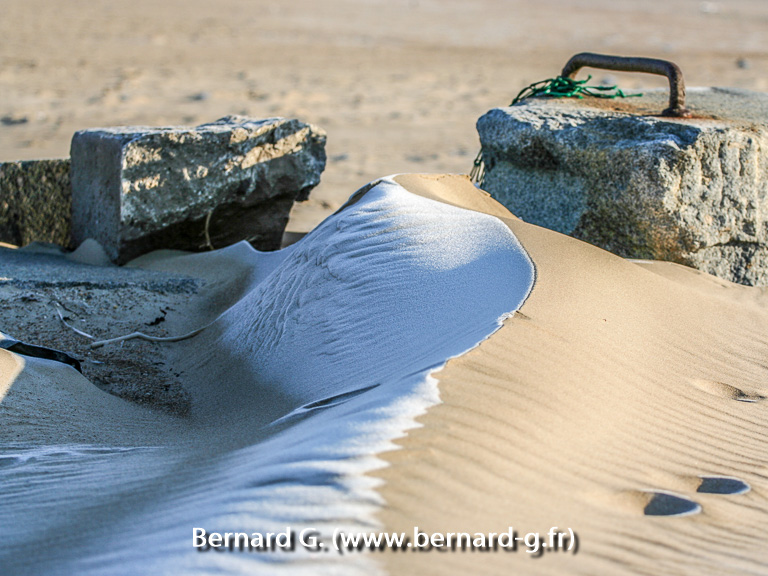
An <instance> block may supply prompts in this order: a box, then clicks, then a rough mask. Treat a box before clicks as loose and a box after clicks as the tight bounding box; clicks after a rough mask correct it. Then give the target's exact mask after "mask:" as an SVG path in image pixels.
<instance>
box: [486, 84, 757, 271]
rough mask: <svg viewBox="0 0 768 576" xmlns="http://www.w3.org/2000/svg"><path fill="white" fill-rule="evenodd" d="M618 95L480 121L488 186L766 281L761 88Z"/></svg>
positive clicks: (617, 249)
mask: <svg viewBox="0 0 768 576" xmlns="http://www.w3.org/2000/svg"><path fill="white" fill-rule="evenodd" d="M666 99H667V93H666V91H658V92H656V91H653V92H651V93H649V94H646V95H645V96H643V98H638V99H635V98H632V99H628V100H624V101H619V100H610V101H605V100H595V99H584V100H573V99H557V100H556V99H529V100H525V101H523V102H521V103H520V104H518V105H516V106H513V107H508V108H498V109H495V110H491V111H490V112H488V113H487V114H486V115H484V116H483V117H482V118H480V120H479V121H478V124H477V127H478V132H479V134H480V142H481V144H482V147H483V158H484V161H485V164H486V178H485V183H484V186H483V187H484V188H485V189H486V190H487V191H488V192H490V193H491V194H492V195H493V197H494V198H496V199H497V200H499V201H500V202H501V203H502V204H504V205H505V206H507V207H508V208H509V209H510V210H511V211H512V212H513V213H515V214H516V215H518V216H519V217H521V218H522V219H523V220H526V221H528V222H532V223H534V224H539V225H541V226H545V227H547V228H552V229H554V230H557V231H559V232H563V233H565V234H570V235H572V236H575V237H577V238H581V239H583V240H585V241H587V242H590V243H592V244H596V245H598V246H601V247H603V248H605V249H607V250H610V251H612V252H614V253H616V254H619V255H621V256H624V257H631V258H649V259H660V260H671V261H674V262H679V263H683V264H686V265H690V266H694V267H696V268H698V269H700V270H703V271H705V272H708V273H711V274H715V275H717V276H720V277H722V278H726V279H728V280H732V281H734V282H739V283H743V284H750V285H762V286H764V285H768V95H766V94H760V93H754V92H748V91H745V90H735V89H719V88H698V89H689V91H688V101H687V105H688V107H689V108H691V109H692V110H693V112H694V117H693V118H690V119H676V118H663V117H660V116H658V113H659V112H660V111H661V110H662V109H663V108H664V107H665V106H666Z"/></svg>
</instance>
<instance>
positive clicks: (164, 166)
mask: <svg viewBox="0 0 768 576" xmlns="http://www.w3.org/2000/svg"><path fill="white" fill-rule="evenodd" d="M71 155H72V190H73V197H72V240H73V244H74V245H78V244H80V242H82V241H83V240H85V239H86V238H89V237H90V238H94V239H96V240H97V241H98V242H99V243H100V244H101V245H102V246H104V249H105V250H106V252H107V254H108V255H109V257H110V258H112V259H113V260H114V261H116V262H118V263H123V262H126V261H127V260H130V259H131V258H134V257H136V256H139V255H140V254H143V253H146V252H149V251H151V250H154V249H158V248H175V249H181V250H201V249H205V248H207V247H208V246H209V245H212V246H214V247H216V248H221V247H223V246H227V245H229V244H232V243H234V242H238V241H240V240H248V241H250V242H251V243H252V244H253V245H254V246H255V247H256V248H257V249H259V250H274V249H277V248H279V247H280V239H281V237H282V234H283V230H284V228H285V225H286V223H287V222H288V214H289V212H290V210H291V206H292V205H293V202H294V201H295V200H299V201H301V200H306V199H307V197H308V195H309V192H310V190H311V189H312V188H314V187H315V186H316V185H317V184H318V183H319V182H320V174H321V172H322V171H323V169H324V168H325V159H326V158H325V133H324V132H323V131H322V130H319V129H318V128H315V127H313V126H311V125H309V124H304V123H302V122H299V121H298V120H286V119H282V118H271V119H267V120H254V119H251V118H246V117H241V116H228V117H226V118H222V119H221V120H218V121H217V122H213V123H211V124H203V125H201V126H198V127H196V128H182V127H173V128H146V127H117V128H102V129H92V130H83V131H80V132H77V133H76V134H75V135H74V137H73V138H72V149H71Z"/></svg>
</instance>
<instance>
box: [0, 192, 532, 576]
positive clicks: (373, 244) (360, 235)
mask: <svg viewBox="0 0 768 576" xmlns="http://www.w3.org/2000/svg"><path fill="white" fill-rule="evenodd" d="M134 265H144V266H146V267H153V268H156V269H157V268H166V269H169V268H173V269H175V270H177V271H181V270H190V269H193V268H197V269H203V270H204V272H203V273H204V274H208V275H209V276H210V278H211V279H212V282H211V283H210V286H211V287H210V290H209V293H208V294H207V297H206V301H205V302H201V303H199V304H197V305H198V306H199V307H201V308H203V309H207V311H203V312H202V313H199V314H197V313H195V312H197V311H196V310H195V309H194V308H195V305H192V306H191V308H190V313H193V314H194V316H195V317H196V318H198V319H201V318H205V317H206V314H215V313H216V311H215V307H216V305H218V306H221V307H222V308H227V309H226V311H225V312H224V313H223V314H221V316H220V317H219V318H218V320H216V321H215V323H214V324H213V325H212V326H211V327H210V328H209V329H208V330H206V331H205V332H204V333H203V334H202V335H201V336H198V337H196V338H194V339H192V340H189V341H185V342H182V343H179V344H177V345H173V347H174V350H175V351H174V355H175V357H176V362H177V368H179V369H180V370H183V371H184V372H185V384H186V386H187V390H188V392H189V393H190V396H191V410H190V414H189V416H188V417H186V418H178V417H172V416H165V415H162V414H159V413H157V412H151V411H150V410H147V409H143V408H140V407H137V406H134V405H131V404H128V403H127V402H124V401H122V400H119V399H117V398H114V397H111V396H108V395H107V394H104V393H103V392H101V391H100V390H98V389H96V388H95V387H94V386H92V385H91V384H90V383H89V382H87V381H86V380H85V379H84V378H83V377H82V376H80V375H79V374H77V373H76V372H74V371H73V370H71V369H69V368H66V367H63V366H61V365H57V364H55V363H52V362H47V361H42V360H36V359H30V358H25V359H24V363H25V365H24V368H23V370H22V371H21V373H20V374H19V375H18V376H16V377H14V374H13V372H12V371H9V372H8V374H9V375H8V376H7V377H6V386H8V383H9V382H12V384H11V385H10V389H9V390H8V392H7V395H6V397H5V399H4V401H3V403H2V404H0V418H1V419H2V422H3V427H2V428H0V441H1V442H2V444H3V454H4V459H3V461H2V465H0V481H1V482H2V486H3V491H2V493H0V537H1V538H2V539H3V541H4V542H5V543H6V546H4V547H3V552H2V553H0V562H2V564H3V567H4V573H7V574H24V573H26V572H28V571H31V572H34V573H45V574H71V573H78V574H104V573H110V574H135V573H153V574H178V573H194V574H206V573H219V572H221V571H224V572H226V573H248V574H250V573H254V571H256V572H263V573H269V574H271V573H275V572H276V571H279V570H280V569H284V570H286V571H288V572H290V573H307V574H314V573H317V571H318V569H320V568H319V567H318V565H317V563H318V562H319V563H326V564H327V570H331V571H333V573H350V574H355V573H361V572H365V573H371V572H372V571H373V572H375V571H376V570H377V569H378V568H377V565H376V564H375V563H373V560H372V559H371V558H370V557H369V556H368V555H356V556H351V557H344V558H342V557H339V556H336V555H324V556H317V555H309V553H307V552H306V551H299V552H296V553H292V554H280V553H277V554H274V553H271V554H237V553H234V554H217V553H213V552H210V553H207V554H200V553H196V552H195V551H194V550H193V549H192V545H191V541H192V538H191V536H192V528H193V527H204V528H206V529H207V530H208V531H222V532H224V531H246V532H248V533H252V532H267V531H282V530H285V528H286V527H287V526H290V527H291V528H293V529H294V530H301V529H302V528H303V527H307V526H311V527H313V528H316V529H318V530H320V531H321V532H323V534H324V535H326V536H328V535H330V533H331V532H332V531H333V530H334V529H335V528H345V529H348V530H369V529H373V528H375V527H376V526H377V525H378V524H377V521H376V518H375V514H376V512H377V511H378V510H379V509H380V507H381V506H382V505H383V501H382V500H381V498H380V497H379V496H378V493H377V491H376V488H377V487H378V485H379V484H380V481H379V480H377V479H376V478H374V477H372V476H370V475H369V474H367V473H368V472H371V471H372V470H375V469H377V468H380V467H381V466H382V465H384V462H383V461H382V460H380V459H379V458H378V457H377V454H378V453H380V452H384V451H388V450H391V449H393V448H394V444H393V441H394V440H396V439H397V438H399V437H401V436H403V434H404V433H405V432H406V431H407V430H408V429H410V428H413V427H414V426H416V423H415V419H416V418H417V417H419V416H421V415H423V414H424V413H425V412H426V410H427V409H428V408H429V407H430V406H434V405H435V404H437V403H438V402H439V394H438V390H437V387H436V385H435V381H434V379H432V378H431V377H430V374H431V373H432V372H433V371H434V370H436V369H439V368H440V367H442V365H443V364H444V363H445V362H446V360H448V359H449V358H451V357H454V356H457V355H460V354H462V353H464V352H466V351H467V350H468V349H471V348H473V347H474V346H476V345H477V344H478V343H479V342H480V341H482V340H484V339H485V338H487V337H488V336H489V335H490V334H492V333H493V332H495V331H496V330H497V329H498V328H499V327H500V325H501V321H502V320H503V319H504V318H506V317H508V316H509V315H510V314H511V313H512V312H514V310H516V309H517V308H518V307H519V306H520V305H521V304H522V303H523V301H524V300H525V298H526V297H527V296H528V293H529V292H530V290H531V287H532V285H533V276H534V270H533V265H532V263H531V261H530V259H529V258H528V256H527V255H526V253H525V251H524V250H523V248H522V247H521V246H520V244H519V243H518V242H517V240H516V238H515V236H514V234H513V233H512V232H511V231H510V230H509V228H508V227H507V226H505V225H504V224H503V223H502V222H501V221H500V220H499V219H498V218H496V217H494V216H491V215H487V214H483V213H480V212H477V211H473V210H466V209H462V208H458V207H455V206H450V205H448V204H445V203H438V202H435V201H434V200H431V199H426V198H423V197H420V196H418V195H415V194H412V193H410V192H408V191H407V190H406V189H405V188H403V187H402V186H401V185H399V184H398V183H396V182H395V181H394V180H392V179H384V180H382V181H379V182H377V183H375V185H373V186H371V187H369V188H368V189H367V190H366V191H365V193H364V194H358V195H357V196H355V197H354V198H353V200H351V201H350V202H349V203H348V205H347V206H345V207H344V208H343V209H342V210H340V211H339V212H338V213H337V214H335V215H333V216H332V217H330V218H328V219H327V220H326V221H325V222H324V223H322V224H321V225H320V226H319V227H318V228H317V229H315V230H314V231H313V232H312V233H311V234H309V235H308V236H306V237H305V238H304V239H303V240H301V241H300V242H298V243H297V244H294V245H293V246H291V247H289V248H287V249H285V250H283V251H280V252H278V253H270V254H262V253H258V252H256V251H254V250H252V249H250V248H249V247H247V246H246V245H244V244H241V245H237V246H233V247H230V248H228V249H225V250H222V251H220V252H219V253H210V254H200V255H189V256H174V255H168V256H165V255H162V254H160V255H155V256H154V257H149V258H144V259H143V260H142V261H139V262H135V263H134ZM224 271H228V273H229V274H228V275H229V279H227V278H226V277H225V274H224ZM217 278H218V280H216V279H217ZM212 306H213V307H212ZM219 311H220V310H219ZM125 345H130V343H126V344H125ZM0 353H2V355H0V359H2V361H3V362H4V363H10V364H9V365H11V364H12V365H13V366H16V368H14V369H13V370H14V371H18V365H17V364H13V363H15V362H17V360H16V358H17V357H16V356H15V355H12V354H10V353H7V352H5V351H2V350H0ZM4 372H5V371H4ZM310 556H311V560H312V563H311V564H310V563H309V560H310ZM30 568H31V570H30Z"/></svg>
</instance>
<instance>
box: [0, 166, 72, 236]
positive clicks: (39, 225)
mask: <svg viewBox="0 0 768 576" xmlns="http://www.w3.org/2000/svg"><path fill="white" fill-rule="evenodd" d="M71 197H72V192H71V188H70V185H69V160H68V159H67V160H30V161H26V162H4V163H2V164H0V242H8V243H10V244H16V245H17V246H24V245H25V244H29V243H30V242H53V243H55V244H60V245H62V246H67V245H68V244H69V222H70V216H71V209H72V204H71Z"/></svg>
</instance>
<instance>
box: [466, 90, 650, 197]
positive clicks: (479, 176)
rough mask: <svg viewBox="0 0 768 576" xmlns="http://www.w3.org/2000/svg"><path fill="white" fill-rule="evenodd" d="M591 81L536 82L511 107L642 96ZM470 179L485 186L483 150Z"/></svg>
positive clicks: (478, 156) (519, 95) (516, 97)
mask: <svg viewBox="0 0 768 576" xmlns="http://www.w3.org/2000/svg"><path fill="white" fill-rule="evenodd" d="M591 79H592V76H587V78H586V80H574V79H573V78H566V77H564V76H558V77H557V78H548V79H547V80H541V81H540V82H534V83H533V84H531V85H530V86H526V87H525V88H523V89H522V90H520V93H519V94H518V95H517V96H515V99H514V100H512V102H511V103H510V106H514V105H515V104H517V103H518V102H520V101H522V100H525V99H526V98H584V96H592V97H593V98H632V97H634V96H642V94H625V93H624V91H623V90H621V89H620V88H618V87H617V86H587V82H589V81H590V80H591ZM469 178H470V179H471V180H472V181H473V182H475V183H477V185H478V186H480V187H482V186H483V181H484V180H485V164H484V162H483V150H482V148H481V149H480V152H478V154H477V157H476V158H475V162H474V164H473V166H472V171H471V172H470V173H469Z"/></svg>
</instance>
